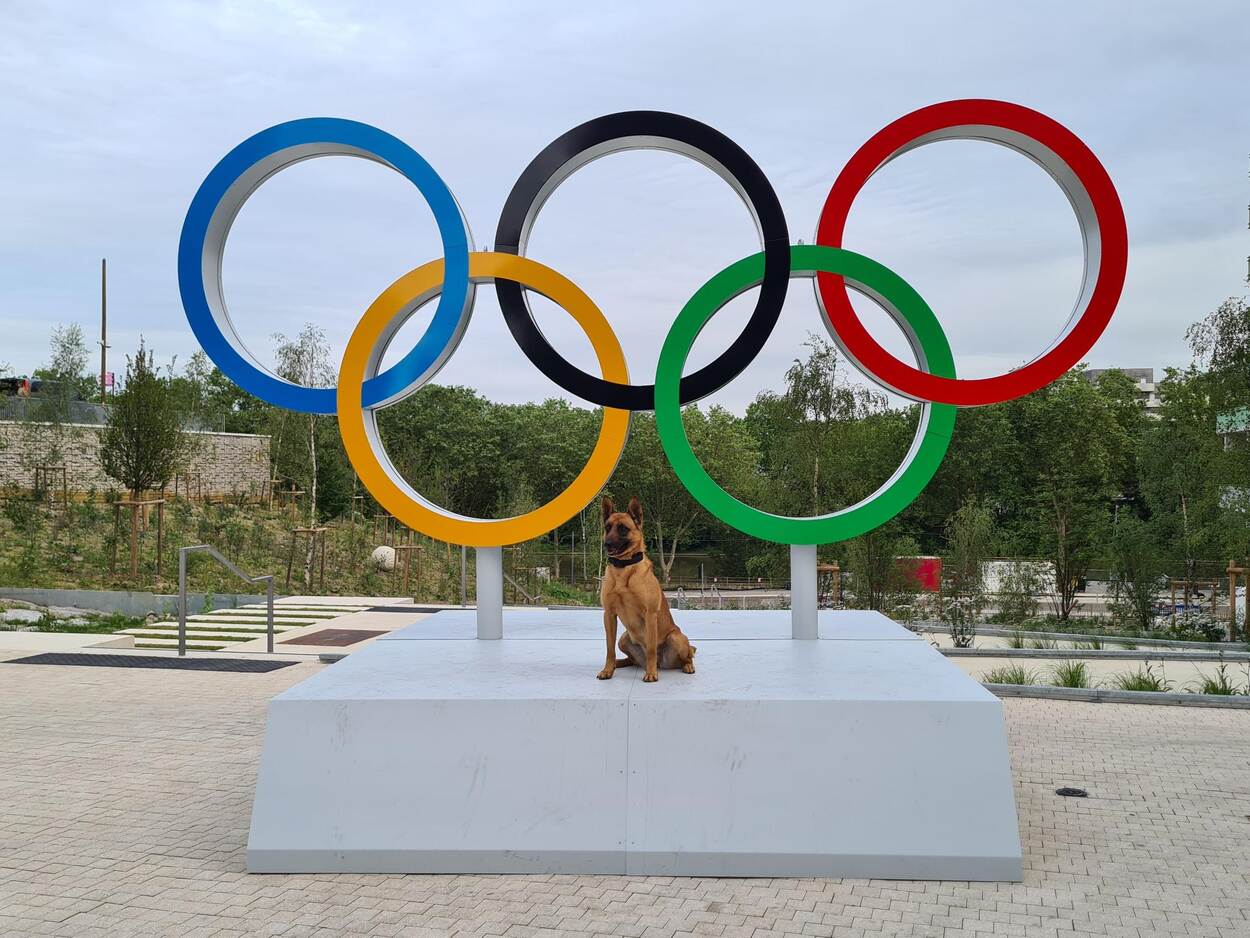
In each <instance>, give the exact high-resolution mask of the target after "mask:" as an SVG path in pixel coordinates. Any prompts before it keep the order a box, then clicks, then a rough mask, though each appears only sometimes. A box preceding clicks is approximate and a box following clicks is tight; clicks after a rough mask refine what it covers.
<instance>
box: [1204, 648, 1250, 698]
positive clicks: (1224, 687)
mask: <svg viewBox="0 0 1250 938" xmlns="http://www.w3.org/2000/svg"><path fill="white" fill-rule="evenodd" d="M1190 689H1191V690H1192V691H1193V692H1194V693H1196V694H1218V695H1220V696H1224V697H1229V696H1232V695H1234V694H1241V693H1246V694H1250V685H1248V686H1247V687H1246V688H1245V690H1244V691H1243V689H1242V688H1241V687H1240V686H1239V685H1238V684H1236V683H1234V682H1233V680H1232V678H1230V677H1229V676H1228V665H1227V664H1225V663H1224V660H1223V657H1221V659H1220V663H1219V666H1218V667H1217V668H1216V669H1215V673H1214V674H1200V675H1199V676H1198V681H1197V683H1195V684H1194V685H1192V686H1191V688H1190Z"/></svg>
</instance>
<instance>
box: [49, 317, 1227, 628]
mask: <svg viewBox="0 0 1250 938" xmlns="http://www.w3.org/2000/svg"><path fill="white" fill-rule="evenodd" d="M277 338H278V343H277V348H278V354H277V362H278V371H279V373H280V374H282V375H283V376H284V377H286V378H288V379H290V380H292V381H297V382H299V383H302V384H317V385H332V384H333V383H334V380H335V369H334V364H333V362H332V360H331V357H330V354H329V350H328V348H327V346H326V342H325V338H324V335H323V334H322V333H321V332H320V331H319V330H317V329H315V328H313V327H308V328H306V329H305V330H304V331H303V332H302V333H301V334H300V335H299V336H297V337H295V338H293V339H290V338H286V337H282V336H279V337H277ZM1188 339H1189V342H1190V346H1191V348H1192V350H1193V361H1192V363H1191V365H1190V366H1188V367H1187V368H1184V369H1169V370H1168V372H1167V374H1166V377H1165V378H1164V379H1163V380H1162V381H1161V382H1160V384H1159V387H1158V390H1159V394H1160V397H1161V399H1162V406H1161V408H1160V409H1159V411H1158V414H1157V415H1156V416H1148V415H1147V414H1146V412H1145V410H1144V407H1143V405H1142V403H1140V402H1139V401H1138V400H1137V396H1136V394H1135V386H1134V383H1133V381H1132V380H1131V379H1130V378H1128V377H1127V376H1126V375H1124V374H1123V373H1122V372H1117V371H1111V372H1108V373H1106V374H1103V375H1102V376H1101V377H1100V378H1099V379H1098V380H1097V382H1091V381H1089V380H1087V379H1086V377H1084V376H1083V375H1082V374H1081V372H1080V370H1079V369H1078V370H1074V371H1072V372H1070V373H1068V374H1066V375H1064V376H1062V377H1061V378H1059V379H1058V380H1057V381H1055V382H1054V383H1052V384H1051V385H1049V386H1047V387H1045V388H1043V389H1041V390H1039V391H1037V392H1035V393H1034V394H1031V395H1029V396H1027V397H1024V398H1022V399H1019V400H1016V401H1010V402H1007V403H1003V404H998V405H993V406H989V407H982V408H969V409H964V410H961V411H960V413H959V416H958V419H957V421H956V425H955V434H954V438H953V440H952V442H951V445H950V449H949V451H948V453H947V456H946V459H945V461H944V462H943V464H942V466H941V468H940V470H939V471H938V473H937V476H936V477H935V478H934V480H933V481H932V483H931V484H930V485H929V486H928V488H927V489H926V490H925V492H924V493H923V494H922V495H921V496H920V498H918V499H917V500H916V501H915V502H914V503H913V504H912V505H911V506H910V507H909V508H907V509H906V510H905V511H904V512H903V513H902V514H901V515H899V516H898V517H897V518H896V519H894V520H893V521H891V522H890V523H888V524H887V525H885V526H883V527H881V528H879V529H877V530H876V531H873V532H871V533H869V534H867V535H864V536H863V537H861V538H857V539H856V540H854V541H851V542H848V543H845V544H834V545H827V546H824V547H822V548H821V549H820V555H821V557H822V559H828V560H837V561H839V562H841V563H842V564H843V566H844V568H845V569H849V570H851V571H853V572H854V574H855V576H856V578H857V580H858V583H859V584H860V592H862V593H863V594H864V595H870V596H872V597H873V598H872V599H871V601H870V602H871V604H873V605H877V604H879V598H878V597H879V596H880V595H882V594H884V592H885V591H886V590H887V588H888V582H887V581H888V578H889V571H890V569H891V565H892V560H893V558H894V557H896V556H900V555H907V554H915V553H926V554H943V555H948V556H951V557H952V558H954V559H956V563H955V564H954V569H956V570H957V571H958V570H963V571H964V572H963V574H962V575H964V576H968V575H970V574H969V573H968V571H969V570H971V569H972V567H970V566H969V564H968V563H965V562H960V561H958V559H957V557H958V556H963V557H967V556H971V554H969V551H972V550H974V549H975V551H978V552H980V554H986V553H989V554H990V555H994V554H997V555H1000V556H1010V557H1028V558H1037V559H1040V560H1045V561H1047V562H1049V563H1050V564H1052V565H1053V569H1054V571H1055V573H1056V592H1057V594H1058V595H1057V596H1056V607H1057V612H1058V614H1059V616H1060V617H1061V618H1066V617H1067V616H1068V615H1069V614H1070V613H1071V611H1072V608H1073V605H1074V603H1075V591H1076V586H1077V584H1078V583H1079V582H1080V581H1081V580H1082V579H1083V578H1084V576H1085V575H1086V573H1087V572H1088V571H1089V570H1090V569H1091V568H1092V567H1099V568H1108V569H1112V570H1116V571H1119V572H1120V573H1121V574H1122V575H1123V576H1124V578H1125V579H1126V581H1128V580H1132V581H1136V582H1141V583H1150V582H1152V578H1153V579H1154V580H1157V578H1158V575H1159V574H1160V573H1162V572H1163V571H1164V570H1169V571H1172V572H1188V573H1189V574H1191V575H1192V574H1194V573H1195V572H1196V571H1198V570H1199V568H1200V566H1201V565H1202V564H1203V562H1209V563H1217V562H1218V563H1224V562H1226V561H1227V560H1228V559H1229V558H1233V557H1236V558H1243V559H1244V558H1246V557H1247V556H1248V555H1250V504H1248V501H1250V497H1248V495H1247V493H1248V492H1250V442H1248V436H1250V435H1247V434H1245V433H1241V434H1232V435H1229V436H1227V438H1226V439H1224V438H1221V436H1220V434H1219V433H1218V432H1217V417H1219V416H1220V415H1225V414H1229V413H1234V412H1236V411H1238V410H1239V409H1241V408H1247V407H1250V308H1248V307H1247V305H1246V303H1245V302H1244V301H1242V300H1240V299H1230V300H1228V301H1227V302H1225V303H1224V304H1222V305H1221V306H1220V307H1219V309H1217V310H1216V311H1215V312H1213V313H1212V314H1211V315H1210V316H1208V317H1206V318H1205V319H1203V320H1202V321H1200V322H1198V323H1196V324H1195V325H1194V326H1193V327H1192V328H1191V329H1190V330H1189V332H1188ZM54 344H55V343H54ZM145 356H146V357H145ZM71 357H72V356H71ZM54 358H55V356H54ZM61 366H64V367H63V368H62V367H61ZM83 366H85V358H84V359H83V361H82V362H81V363H79V362H78V360H77V359H75V360H74V361H68V363H66V362H65V361H62V362H61V365H60V366H57V367H58V368H59V369H61V370H63V371H65V372H66V373H67V374H66V375H62V377H66V376H70V375H68V373H70V372H73V370H74V368H75V367H77V368H78V371H79V372H81V371H82V370H83ZM58 374H60V371H58ZM79 377H81V375H79ZM140 396H142V397H143V399H144V401H145V403H144V404H143V406H142V407H138V406H132V405H134V403H135V402H134V401H133V400H132V399H133V398H137V397H140ZM167 411H173V412H176V413H177V415H178V420H179V422H180V425H181V426H198V427H204V428H209V429H214V430H223V431H230V432H245V433H263V434H268V435H269V436H270V437H271V438H272V462H273V474H274V478H277V479H281V480H284V482H287V483H290V484H292V485H294V486H296V487H298V488H300V489H302V490H304V491H305V492H306V493H309V496H310V497H308V498H307V499H306V500H305V506H306V510H307V511H308V512H309V515H310V520H312V519H317V520H326V519H332V518H335V517H337V516H340V515H342V514H344V513H345V512H346V511H348V510H349V508H350V506H351V504H352V496H353V495H354V494H363V493H361V492H358V491H357V488H356V481H355V475H354V473H353V471H352V469H351V466H350V464H349V463H348V461H347V459H346V456H345V454H344V452H343V448H342V445H341V442H340V440H339V435H338V431H337V427H336V426H335V421H334V418H332V417H323V416H310V415H307V414H297V413H293V412H289V411H284V410H281V409H279V408H275V407H272V406H271V405H269V404H267V403H265V402H264V401H261V400H259V399H257V398H255V397H253V396H251V395H250V394H247V393H246V392H244V391H242V390H240V389H239V388H238V387H237V386H235V385H234V383H233V382H231V381H230V380H228V379H227V378H225V376H223V375H222V374H221V373H220V372H219V371H218V370H217V369H216V368H214V367H212V366H211V364H210V363H209V362H208V360H207V358H206V357H205V356H204V355H203V354H202V353H197V354H196V355H193V356H192V357H191V359H190V361H188V362H187V364H186V365H185V367H183V368H181V369H175V368H174V367H173V366H172V365H171V366H169V367H168V368H166V369H163V370H158V369H157V368H156V367H155V365H154V364H153V361H152V357H151V353H150V352H149V351H145V350H144V349H142V347H141V348H140V350H139V352H138V353H137V356H136V357H135V358H133V359H132V360H131V366H130V368H129V369H128V371H127V376H126V380H125V382H124V383H123V384H122V386H121V388H120V390H119V391H118V392H117V393H116V394H115V395H114V397H113V399H112V418H111V421H112V425H111V426H110V429H109V430H108V431H107V433H106V437H105V439H106V443H107V441H110V440H114V441H116V445H114V443H107V445H106V447H105V453H106V456H105V460H106V469H108V471H109V472H110V473H111V474H113V475H114V477H115V478H117V479H118V480H119V482H121V483H122V484H123V485H125V486H126V487H127V488H133V487H134V486H135V485H140V484H142V485H155V484H157V483H161V482H163V481H167V478H162V477H166V476H168V475H169V474H170V472H171V470H170V468H169V466H170V465H172V463H168V462H167V463H166V464H164V466H163V468H161V469H160V470H159V471H157V472H156V474H155V476H153V475H151V473H149V474H148V475H147V476H142V477H141V476H140V475H137V474H135V473H133V472H132V471H131V470H129V469H126V468H124V467H122V465H121V464H122V462H124V460H120V459H117V458H114V457H115V456H117V454H118V453H119V451H120V450H121V449H122V448H124V447H123V444H124V442H125V439H126V433H124V432H123V429H124V425H125V424H126V422H129V423H130V424H136V423H143V422H144V421H147V422H149V423H150V422H152V421H153V420H156V419H157V418H158V417H159V415H160V414H165V413H166V412H167ZM918 416H919V407H918V405H913V406H908V407H892V406H890V405H889V403H888V401H887V398H886V397H885V396H884V395H882V394H879V393H876V392H873V391H870V390H867V389H865V388H864V387H862V386H859V385H857V384H854V383H852V382H851V381H850V380H848V366H847V364H846V363H845V361H844V360H843V359H842V358H841V357H840V355H839V354H838V352H837V351H836V349H835V348H834V347H833V346H832V345H830V343H828V342H827V341H825V340H823V339H818V338H812V339H811V340H810V341H809V342H808V343H807V345H806V347H805V349H804V354H803V356H802V357H801V358H799V359H796V360H795V361H794V363H793V365H792V367H791V368H790V369H789V370H788V371H787V372H786V375H785V387H784V388H783V389H781V390H778V391H765V392H763V393H761V394H759V395H758V396H757V397H756V398H755V400H754V401H753V402H752V403H751V404H750V405H749V407H748V408H747V409H746V412H745V413H744V414H742V415H740V416H739V415H736V414H733V413H731V412H729V411H728V410H725V409H723V408H720V407H714V406H713V407H699V406H697V405H695V406H690V407H687V408H686V409H685V425H686V429H687V433H688V435H689V437H690V440H691V443H692V446H693V448H694V450H695V452H696V454H697V455H698V456H699V457H700V459H701V460H702V461H703V464H704V465H705V466H706V468H707V469H708V471H709V473H710V474H711V475H712V477H713V478H715V479H716V480H717V481H718V482H719V483H720V484H721V485H722V486H724V487H725V488H726V489H727V490H728V491H729V492H731V493H732V494H733V495H735V496H736V497H738V498H740V499H742V500H744V501H746V502H748V503H750V504H752V505H756V506H758V507H760V508H763V509H765V510H768V511H772V512H776V513H782V514H789V515H812V514H817V513H824V512H829V511H833V510H836V509H838V508H841V507H844V506H846V505H849V504H852V503H854V502H856V501H858V500H860V499H862V498H864V497H866V496H867V495H869V494H870V493H871V492H872V491H874V490H875V489H876V488H877V487H878V486H880V485H881V484H882V483H883V482H885V481H886V480H887V479H888V478H889V477H890V475H891V474H892V473H893V471H894V469H895V468H896V467H897V466H898V465H899V463H900V462H901V460H902V459H903V457H904V455H905V453H906V452H907V450H908V448H909V446H910V445H911V441H912V436H913V432H914V430H915V427H916V423H917V420H918ZM159 419H160V420H164V421H165V423H164V424H163V425H164V426H166V428H167V425H168V420H167V418H166V417H160V418H159ZM379 426H380V430H381V435H382V438H383V440H384V442H385V445H386V447H387V450H388V453H389V454H390V457H391V460H392V461H393V462H394V464H395V465H396V467H397V468H398V469H399V470H400V471H401V472H402V473H403V474H404V475H405V476H406V477H407V478H408V480H409V481H410V482H411V483H412V484H413V486H414V487H415V488H417V489H418V490H419V491H421V492H422V493H423V494H425V495H426V496H428V497H429V498H431V499H433V500H434V501H436V502H437V503H439V504H441V505H443V506H444V507H446V508H449V509H451V510H453V511H456V512H459V513H463V514H467V515H476V516H483V517H490V516H504V515H510V514H516V513H519V512H522V511H525V510H527V509H529V508H531V507H534V506H536V505H538V504H540V503H542V502H545V501H547V500H549V499H550V498H552V497H553V496H554V495H555V494H556V493H557V492H558V491H559V490H561V489H562V488H563V487H564V486H565V485H567V483H568V482H569V481H570V480H571V479H572V478H573V477H574V476H575V475H576V474H577V473H578V472H579V471H580V470H581V468H582V466H583V464H584V461H585V459H586V457H587V455H588V454H589V452H590V450H591V449H592V447H593V445H594V440H595V437H596V434H597V432H598V426H599V417H598V413H597V412H596V411H593V410H589V409H585V408H582V407H577V406H573V405H571V404H569V403H567V402H565V401H562V400H547V401H544V402H542V403H528V404H497V403H493V402H491V401H489V400H487V399H485V398H484V397H483V396H482V395H480V394H478V393H477V392H475V391H474V390H472V389H470V388H466V387H447V386H438V385H432V386H428V387H426V388H424V389H422V390H421V391H420V392H418V393H416V394H413V395H411V396H410V397H408V398H407V399H406V400H404V401H402V402H400V403H399V404H396V405H394V406H392V407H389V408H387V409H386V410H384V411H383V412H382V413H381V415H380V418H379ZM128 432H130V433H131V436H132V437H134V435H135V433H136V432H137V431H136V430H135V428H134V427H133V426H132V427H131V429H130V431H128ZM148 438H149V439H151V438H153V437H148ZM165 438H169V437H168V433H165ZM169 439H172V438H169ZM177 445H180V444H175V443H173V442H170V443H168V445H165V444H162V446H164V447H165V448H166V449H176V448H177ZM109 453H113V454H114V455H113V456H110V455H108V454H109ZM180 455H181V457H182V458H185V453H180ZM175 462H176V460H175ZM608 491H609V493H610V494H611V495H612V496H613V497H615V498H616V499H617V500H618V501H622V500H626V499H628V497H629V496H631V495H635V494H636V495H638V496H639V497H640V498H641V499H642V501H643V502H644V504H645V505H646V509H647V519H648V523H647V530H646V533H647V537H648V538H649V541H650V550H651V552H652V554H653V556H654V558H655V559H656V561H657V563H658V566H659V567H660V570H661V572H662V573H663V575H664V576H665V577H666V578H667V577H668V576H669V575H670V574H671V572H672V570H673V567H674V564H675V562H676V561H677V559H678V558H679V557H680V556H681V555H682V554H683V553H685V552H692V551H694V552H699V553H700V554H706V555H710V556H711V558H712V559H713V562H714V564H715V567H716V569H717V570H718V571H719V572H720V573H721V574H722V575H726V576H746V575H750V576H774V575H775V576H782V577H784V576H785V573H786V569H787V567H786V564H787V553H786V550H785V549H784V548H783V547H781V546H778V545H770V544H766V543H762V542H759V541H756V540H754V539H752V538H748V537H746V536H744V535H741V534H739V533H738V532H736V531H734V530H733V529H730V528H728V527H726V526H725V525H723V524H722V523H720V522H718V521H716V520H715V519H713V518H711V517H710V516H709V515H708V514H707V513H706V512H705V511H703V510H702V508H701V507H700V506H699V505H698V504H697V503H695V502H694V501H693V500H692V499H691V498H690V496H689V495H688V494H687V493H686V491H685V488H684V487H683V486H682V484H681V483H680V482H679V481H678V480H677V478H676V476H675V475H674V473H673V472H672V470H671V469H670V468H669V465H668V461H667V459H666V458H665V456H664V452H663V450H662V448H661V447H660V445H659V441H658V437H657V434H656V428H655V421H654V418H653V417H652V415H651V414H647V413H638V414H635V415H634V416H633V420H632V424H631V429H630V435H629V441H628V444H627V446H626V449H625V452H624V454H623V456H622V457H621V460H620V463H619V465H618V466H617V469H616V471H615V473H614V475H613V476H612V479H611V481H610V483H609V485H608ZM546 540H547V541H548V542H549V544H550V545H551V548H552V550H553V551H554V552H555V554H556V556H559V554H560V552H561V551H567V550H570V549H572V547H573V545H575V544H576V545H579V549H581V548H580V545H586V544H588V543H589V544H590V545H592V547H591V549H592V550H593V549H594V548H593V545H595V544H596V542H597V521H596V519H595V516H594V506H593V505H592V506H588V507H587V509H586V510H584V511H583V512H582V513H581V515H579V516H578V517H576V518H574V519H572V520H571V521H569V522H568V523H566V524H565V525H563V526H561V528H560V529H559V530H558V531H555V532H552V533H551V534H550V535H549V536H548V538H546ZM961 552H962V553H961Z"/></svg>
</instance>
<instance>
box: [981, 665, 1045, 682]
mask: <svg viewBox="0 0 1250 938" xmlns="http://www.w3.org/2000/svg"><path fill="white" fill-rule="evenodd" d="M981 680H982V681H983V682H985V683H986V684H1040V683H1042V680H1041V675H1039V674H1038V673H1037V672H1036V671H1033V670H1031V669H1029V668H1026V667H1024V665H1020V664H1012V665H1008V666H1007V667H1005V668H992V669H991V670H989V671H986V672H985V673H984V674H982V675H981Z"/></svg>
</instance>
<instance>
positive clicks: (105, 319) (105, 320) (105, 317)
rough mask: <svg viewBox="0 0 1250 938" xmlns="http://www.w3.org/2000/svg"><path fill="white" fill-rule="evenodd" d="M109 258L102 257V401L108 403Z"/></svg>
mask: <svg viewBox="0 0 1250 938" xmlns="http://www.w3.org/2000/svg"><path fill="white" fill-rule="evenodd" d="M108 264H109V262H108V258H107V257H102V258H100V403H101V404H107V403H108V385H106V384H105V381H106V380H107V379H108V370H107V369H108V348H109V345H108V336H109V298H108Z"/></svg>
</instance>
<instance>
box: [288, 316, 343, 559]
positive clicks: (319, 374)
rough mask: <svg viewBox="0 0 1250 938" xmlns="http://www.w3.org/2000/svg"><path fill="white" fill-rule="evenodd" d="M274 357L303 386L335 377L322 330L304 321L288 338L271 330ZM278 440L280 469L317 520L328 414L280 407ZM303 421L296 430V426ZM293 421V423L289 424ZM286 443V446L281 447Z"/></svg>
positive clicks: (329, 381) (312, 522)
mask: <svg viewBox="0 0 1250 938" xmlns="http://www.w3.org/2000/svg"><path fill="white" fill-rule="evenodd" d="M273 339H274V343H275V346H276V348H275V357H276V358H277V365H278V367H277V372H278V375H279V376H280V377H282V378H285V379H286V380H287V381H290V382H291V383H292V384H299V385H303V386H304V387H327V386H332V385H333V384H334V382H335V380H336V374H335V371H334V365H333V364H332V363H331V361H330V347H329V345H328V344H327V343H326V336H325V331H324V330H322V329H319V328H318V327H316V326H314V325H312V324H311V323H307V324H305V326H304V328H303V329H302V330H300V334H299V335H298V336H296V337H295V338H294V339H288V338H287V337H286V336H284V335H283V334H282V333H280V332H279V333H274V336H273ZM278 422H279V425H278V434H277V439H276V440H275V442H276V443H278V444H279V449H278V455H279V457H280V458H282V460H283V462H282V465H281V467H280V471H281V470H284V472H283V474H284V475H286V476H287V477H289V478H291V479H294V480H296V481H298V482H300V483H301V484H302V485H303V486H304V491H305V492H306V493H307V495H308V498H307V501H306V502H305V504H306V505H307V506H308V522H309V524H310V525H315V524H316V523H317V498H318V494H319V486H318V483H319V482H320V473H319V469H318V465H317V452H318V446H317V444H318V439H319V437H320V436H322V435H323V434H322V433H321V432H319V431H323V429H324V427H325V425H327V424H330V423H331V418H329V417H326V416H324V415H322V414H299V415H298V416H293V415H290V414H288V413H287V412H286V411H282V412H281V413H280V416H279V417H278ZM300 423H302V424H303V426H302V427H300V428H299V429H298V430H296V429H295V426H298V424H300ZM292 425H295V426H292ZM283 445H285V446H286V447H287V448H286V449H282V448H281V447H282V446H283ZM308 545H309V546H308V564H309V576H311V564H312V539H311V538H310V539H309V541H308Z"/></svg>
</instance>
